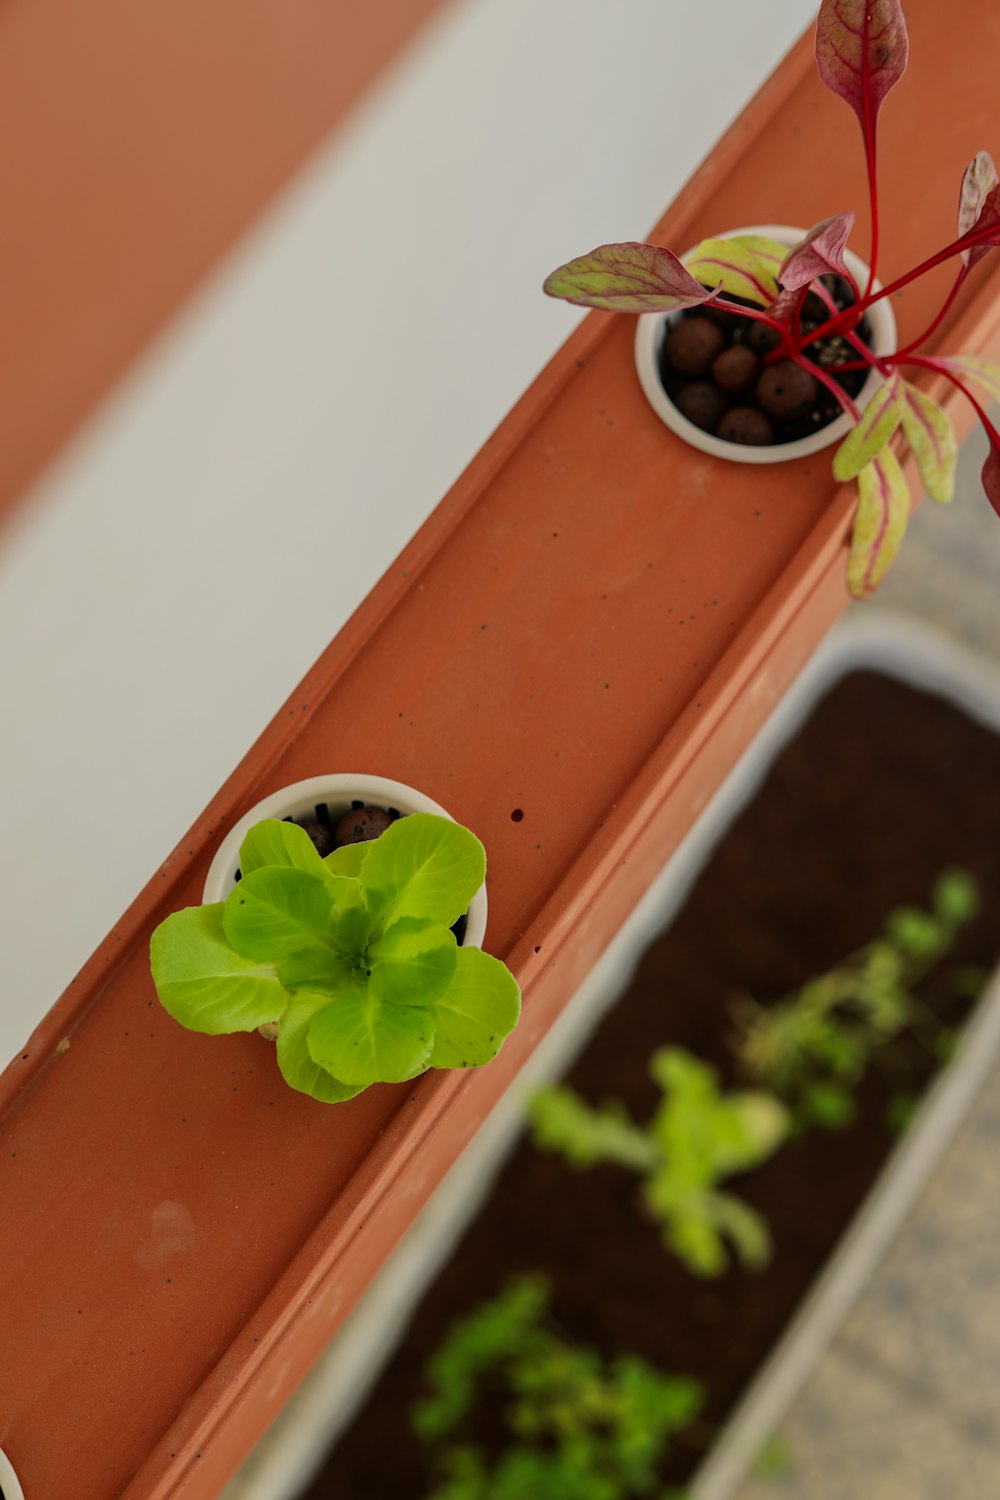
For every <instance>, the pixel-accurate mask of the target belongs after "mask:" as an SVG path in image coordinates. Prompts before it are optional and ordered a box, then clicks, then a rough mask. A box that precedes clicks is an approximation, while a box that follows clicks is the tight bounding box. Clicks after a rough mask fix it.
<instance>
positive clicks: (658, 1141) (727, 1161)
mask: <svg viewBox="0 0 1000 1500" xmlns="http://www.w3.org/2000/svg"><path fill="white" fill-rule="evenodd" d="M650 1072H651V1074H652V1076H653V1078H654V1080H655V1081H656V1083H657V1084H658V1085H659V1087H660V1089H661V1090H662V1093H663V1099H662V1102H661V1103H660V1106H659V1108H658V1109H657V1111H656V1113H655V1114H654V1116H653V1118H652V1119H651V1120H650V1121H649V1123H648V1124H647V1125H637V1124H636V1123H635V1122H634V1121H633V1120H632V1118H631V1116H630V1115H629V1114H628V1111H627V1110H626V1109H625V1108H624V1106H623V1105H621V1104H620V1103H618V1102H617V1101H615V1102H612V1103H607V1104H604V1105H602V1106H601V1107H600V1108H599V1109H595V1108H593V1107H592V1106H591V1105H589V1104H587V1103H586V1102H585V1101H584V1100H583V1099H581V1098H580V1097H579V1095H578V1094H576V1093H574V1092H573V1090H572V1089H569V1088H565V1087H561V1086H555V1087H551V1088H547V1089H543V1090H542V1091H541V1092H540V1093H538V1094H537V1095H536V1096H535V1098H534V1099H533V1100H532V1102H531V1106H530V1114H531V1120H532V1123H533V1126H534V1137H533V1138H534V1143H535V1145H536V1146H538V1147H540V1148H541V1149H542V1150H546V1151H558V1152H559V1153H560V1154H561V1155H563V1156H564V1157H565V1158H566V1160H567V1161H568V1162H569V1163H570V1164H571V1165H572V1166H574V1167H577V1168H580V1169H582V1170H585V1169H587V1168H589V1167H593V1166H596V1165H597V1163H598V1162H613V1163H614V1164H615V1165H617V1166H621V1167H625V1168H627V1169H628V1170H629V1171H632V1172H636V1173H638V1175H639V1176H640V1177H641V1178H642V1179H643V1185H642V1195H643V1200H644V1202H645V1204H646V1207H647V1209H648V1210H649V1212H650V1213H651V1214H652V1215H653V1216H654V1218H656V1219H657V1220H658V1221H659V1223H660V1225H661V1226H662V1231H663V1241H664V1244H665V1245H666V1247H667V1249H668V1250H671V1251H672V1252H673V1253H674V1254H675V1255H677V1256H678V1257H679V1258H680V1259H681V1260H682V1261H683V1262H684V1264H685V1265H686V1266H687V1267H688V1269H689V1270H691V1271H693V1272H694V1273H695V1274H696V1275H698V1276H718V1275H720V1274H721V1272H722V1271H723V1270H725V1268H726V1265H727V1262H728V1260H729V1255H728V1252H727V1248H726V1247H727V1242H728V1243H729V1244H730V1245H731V1246H732V1247H733V1250H734V1251H735V1253H736V1255H737V1257H738V1259H739V1260H740V1261H742V1262H743V1264H744V1265H746V1266H748V1267H751V1268H756V1267H760V1266H763V1265H765V1264H766V1263H767V1261H768V1259H769V1257H770V1253H771V1239H770V1235H769V1233H768V1229H767V1225H766V1224H765V1223H764V1220H763V1219H762V1218H761V1216H760V1214H758V1213H757V1212H756V1210H755V1209H753V1208H751V1207H750V1205H749V1204H747V1203H744V1202H743V1200H742V1199H741V1198H738V1197H737V1196H736V1195H735V1194H734V1193H730V1192H727V1191H724V1190H723V1189H722V1188H721V1187H720V1183H723V1182H725V1180H726V1179H727V1178H729V1177H732V1176H734V1175H735V1174H736V1173H739V1172H746V1171H749V1170H750V1168H752V1167H756V1166H760V1165H761V1163H762V1162H764V1161H766V1160H767V1159H768V1157H769V1156H771V1155H772V1154H773V1152H774V1151H776V1150H777V1148H778V1146H779V1145H780V1144H781V1142H782V1141H783V1140H784V1139H785V1136H786V1134H787V1131H788V1124H789V1121H788V1115H787V1112H786V1110H785V1109H784V1107H783V1105H781V1104H780V1103H779V1102H778V1101H777V1099H775V1098H774V1097H773V1096H772V1095H771V1094H769V1093H764V1092H759V1091H746V1090H742V1091H739V1092H730V1093H726V1094H724V1093H722V1092H721V1090H720V1088H719V1081H718V1075H717V1074H716V1072H715V1070H714V1069H713V1068H710V1067H709V1066H708V1064H707V1063H704V1062H701V1061H699V1060H698V1059H697V1058H695V1057H692V1056H691V1055H690V1053H688V1052H684V1051H682V1050H681V1049H680V1048H676V1047H665V1048H663V1049H661V1050H660V1051H658V1052H655V1053H654V1054H653V1057H652V1058H651V1060H650Z"/></svg>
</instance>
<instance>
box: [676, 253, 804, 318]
mask: <svg viewBox="0 0 1000 1500" xmlns="http://www.w3.org/2000/svg"><path fill="white" fill-rule="evenodd" d="M784 256H785V247H784V245H781V244H779V243H778V241H777V240H769V239H767V237H766V236H764V235H737V236H735V237H734V238H732V239H724V240H702V242H701V244H700V245H696V246H695V248H694V250H692V252H691V254H690V255H689V256H687V258H686V259H685V261H684V264H685V266H686V267H687V269H688V270H689V271H690V272H691V274H692V276H695V277H696V278H697V279H698V281H700V282H704V283H705V284H706V285H707V286H721V287H722V289H723V291H726V292H729V293H730V294H731V295H732V296H734V297H745V298H746V299H747V301H748V302H757V303H759V304H760V305H761V306H762V307H767V306H769V304H770V303H772V302H773V301H774V299H775V297H776V296H777V295H778V268H779V267H780V265H781V262H782V260H783V259H784Z"/></svg>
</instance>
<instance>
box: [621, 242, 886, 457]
mask: <svg viewBox="0 0 1000 1500" xmlns="http://www.w3.org/2000/svg"><path fill="white" fill-rule="evenodd" d="M805 232H806V231H805V230H804V229H793V228H791V227H790V226H789V225H787V224H750V225H748V226H746V227H745V228H743V229H727V230H726V231H725V232H724V233H723V234H722V236H721V238H723V239H731V238H733V237H734V236H735V235H738V234H762V235H767V236H768V237H769V238H770V239H773V240H778V241H780V243H781V244H783V245H787V246H788V248H789V249H791V247H792V246H793V245H796V244H798V242H799V240H801V239H802V238H803V237H804V235H805ZM693 249H694V246H691V247H690V249H688V250H686V251H685V252H684V254H683V255H682V256H681V259H682V260H686V259H687V257H688V256H689V255H690V254H691V251H692V250H693ZM845 259H846V261H847V265H848V267H849V268H850V271H851V274H852V275H853V276H854V279H855V281H857V282H858V284H859V285H862V286H863V285H865V284H866V283H867V280H868V270H869V268H868V266H866V265H865V263H864V261H863V260H862V259H861V258H860V256H857V255H855V254H854V252H853V251H851V250H848V251H847V253H846V257H845ZM881 286H882V283H881V282H880V281H878V280H876V281H875V282H874V290H876V291H879V290H880V289H881ZM680 317H681V314H680V313H646V314H644V315H643V316H642V317H640V318H638V319H637V320H636V321H637V324H638V327H637V328H636V331H635V365H636V369H637V371H638V373H639V384H640V385H641V386H642V389H643V391H644V392H645V394H646V399H647V401H648V402H649V404H650V406H651V407H652V408H653V410H654V411H655V412H656V415H657V416H658V417H659V418H660V421H661V422H665V423H666V425H667V426H668V427H669V428H670V430H671V431H672V432H676V433H677V436H678V437H681V438H683V439H684V441H685V442H686V443H690V444H691V446H692V447H693V448H698V449H700V450H701V452H702V453H710V454H711V455H712V457H713V458H724V459H726V460H727V461H728V462H729V463H741V464H780V463H791V462H793V461H794V460H795V459H799V458H808V457H809V455H810V454H812V453H820V452H821V451H822V450H823V449H824V448H829V447H830V446H831V445H832V444H834V443H839V442H841V441H842V440H843V439H844V438H845V437H846V436H847V434H848V432H849V431H850V429H851V419H850V418H849V417H848V416H846V415H844V416H840V417H838V418H837V419H836V421H833V422H829V423H828V424H827V426H826V427H823V428H821V429H820V430H819V431H818V432H815V433H813V434H812V435H811V436H810V437H806V438H798V439H797V440H796V441H795V442H793V443H769V444H763V445H761V446H760V447H751V446H748V445H746V444H740V443H728V442H726V441H725V440H724V439H723V438H718V437H716V436H715V435H714V434H713V433H711V432H705V431H703V430H702V428H700V427H696V426H695V425H694V423H693V422H689V421H688V419H687V417H685V416H684V415H683V413H682V412H681V411H679V410H678V408H677V407H676V406H675V405H674V403H673V402H672V401H671V399H670V397H669V396H668V395H667V392H666V390H665V389H664V385H663V381H662V380H661V379H660V351H661V350H662V348H663V341H664V339H665V338H666V336H667V332H668V330H669V329H670V328H671V327H673V325H674V324H675V323H677V322H678V321H679V320H680ZM868 318H869V320H870V323H871V329H872V343H871V347H872V351H873V352H874V353H875V354H891V353H892V352H893V351H894V350H895V349H896V347H897V344H896V317H895V314H894V313H893V310H892V307H891V305H890V303H889V302H888V301H887V300H883V301H882V302H876V303H875V305H874V306H873V307H872V308H870V309H869V311H868ZM880 383H881V382H880V378H879V376H878V374H877V373H876V372H875V371H874V370H872V371H870V372H869V375H868V378H867V379H866V381H865V383H864V385H863V386H862V387H861V390H860V391H859V392H858V394H857V396H856V397H855V398H854V399H855V405H856V406H858V407H859V408H860V409H861V410H863V409H864V408H865V407H866V406H867V404H868V402H869V401H870V400H871V398H872V396H873V395H874V394H875V392H876V391H877V390H878V387H879V385H880Z"/></svg>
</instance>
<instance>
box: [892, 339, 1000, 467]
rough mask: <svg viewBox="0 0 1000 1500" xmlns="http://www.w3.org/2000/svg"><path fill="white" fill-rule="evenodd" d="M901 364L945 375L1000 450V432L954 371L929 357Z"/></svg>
mask: <svg viewBox="0 0 1000 1500" xmlns="http://www.w3.org/2000/svg"><path fill="white" fill-rule="evenodd" d="M901 363H903V364H906V365H919V366H920V368H921V369H922V370H933V371H934V372H935V374H937V375H943V376H944V378H945V380H950V381H951V383H952V385H953V386H954V387H955V389H956V390H959V391H961V392H962V395H963V396H964V397H965V399H966V401H968V402H969V403H970V404H971V405H972V406H973V407H974V409H975V411H976V414H977V416H978V417H979V420H980V422H982V424H983V426H984V427H985V428H986V431H987V433H988V434H989V435H990V438H991V439H992V441H993V442H994V443H995V444H996V446H997V447H998V448H1000V432H997V430H996V428H995V427H994V426H993V423H992V422H991V421H990V419H989V417H988V416H987V415H986V413H985V411H984V410H983V408H982V407H981V406H980V404H979V402H978V401H977V400H976V398H975V396H974V395H973V394H972V392H971V391H970V390H969V389H968V387H967V386H965V385H963V384H962V382H961V380H960V379H959V378H958V376H957V375H956V374H955V372H954V370H949V368H948V366H947V365H945V364H942V363H941V361H940V360H937V359H934V357H933V356H931V357H929V358H928V357H927V356H921V355H917V354H911V355H909V356H908V357H907V358H906V359H905V360H903V361H901Z"/></svg>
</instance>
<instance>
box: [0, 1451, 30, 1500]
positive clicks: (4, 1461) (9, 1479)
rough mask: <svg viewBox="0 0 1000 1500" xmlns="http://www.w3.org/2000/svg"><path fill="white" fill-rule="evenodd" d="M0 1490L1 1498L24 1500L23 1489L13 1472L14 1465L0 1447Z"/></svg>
mask: <svg viewBox="0 0 1000 1500" xmlns="http://www.w3.org/2000/svg"><path fill="white" fill-rule="evenodd" d="M0 1491H2V1492H3V1500H24V1491H23V1490H22V1488H21V1486H20V1484H19V1482H18V1478H17V1475H16V1474H15V1473H14V1466H13V1464H12V1463H11V1461H10V1459H9V1458H8V1457H7V1456H6V1454H5V1453H4V1451H3V1449H2V1448H0Z"/></svg>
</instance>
